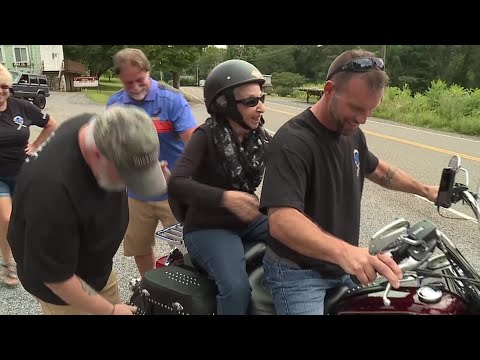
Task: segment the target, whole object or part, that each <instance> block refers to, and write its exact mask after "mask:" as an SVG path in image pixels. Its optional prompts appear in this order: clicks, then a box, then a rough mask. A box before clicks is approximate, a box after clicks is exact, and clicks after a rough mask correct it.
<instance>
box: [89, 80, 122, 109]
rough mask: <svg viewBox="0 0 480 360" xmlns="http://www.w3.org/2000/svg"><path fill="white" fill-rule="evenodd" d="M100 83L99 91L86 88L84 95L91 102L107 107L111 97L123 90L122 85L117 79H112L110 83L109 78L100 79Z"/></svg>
mask: <svg viewBox="0 0 480 360" xmlns="http://www.w3.org/2000/svg"><path fill="white" fill-rule="evenodd" d="M98 83H99V85H100V88H99V89H95V88H86V89H85V90H84V93H85V95H86V96H87V97H88V98H89V99H90V100H92V101H94V102H96V103H99V104H104V105H105V104H106V103H107V101H108V99H109V98H110V96H112V95H113V94H114V93H116V92H117V91H118V90H121V89H122V83H121V82H120V80H119V79H116V78H112V79H111V80H110V81H108V79H107V78H100V81H99V82H98Z"/></svg>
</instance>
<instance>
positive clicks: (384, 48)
mask: <svg viewBox="0 0 480 360" xmlns="http://www.w3.org/2000/svg"><path fill="white" fill-rule="evenodd" d="M382 48H383V55H382V58H383V64H384V66H385V68H386V67H387V45H382Z"/></svg>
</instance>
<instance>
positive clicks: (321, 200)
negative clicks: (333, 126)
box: [260, 109, 378, 276]
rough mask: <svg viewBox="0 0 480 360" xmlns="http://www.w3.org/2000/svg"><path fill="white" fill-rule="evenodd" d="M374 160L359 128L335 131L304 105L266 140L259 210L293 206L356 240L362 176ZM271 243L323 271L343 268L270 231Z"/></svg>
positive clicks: (284, 253)
mask: <svg viewBox="0 0 480 360" xmlns="http://www.w3.org/2000/svg"><path fill="white" fill-rule="evenodd" d="M377 165H378V159H377V158H376V157H375V156H374V155H373V154H372V153H371V152H370V151H369V150H368V148H367V143H366V139H365V135H364V133H363V132H362V131H361V130H360V129H358V131H356V132H355V133H354V134H353V135H352V136H344V135H340V134H337V133H335V132H332V131H330V130H328V129H327V128H326V127H324V126H323V125H322V124H321V123H320V122H319V121H318V120H317V119H316V118H315V116H314V115H313V113H312V112H311V111H310V109H307V110H305V111H304V112H302V113H300V114H299V115H297V116H296V117H294V118H293V119H291V120H290V121H288V122H287V123H286V124H284V125H283V126H282V127H281V128H280V129H279V130H278V131H277V133H276V134H275V137H274V138H273V140H272V141H271V142H270V148H269V151H268V156H267V167H266V172H265V178H264V182H263V187H262V196H261V202H260V208H261V211H262V212H263V213H267V209H268V208H270V207H292V208H295V209H297V210H298V211H300V212H302V213H304V214H305V215H306V216H307V217H309V218H310V219H311V220H312V221H313V222H315V223H316V224H318V225H319V226H320V227H321V228H322V229H323V230H325V231H327V232H328V233H330V234H332V235H334V236H336V237H338V238H340V239H343V240H344V241H347V242H348V243H350V244H352V245H358V237H359V230H360V206H361V197H362V191H363V184H364V178H365V174H369V173H371V172H373V171H374V170H375V168H376V167H377ZM269 246H270V247H271V248H272V250H273V251H274V252H276V253H277V254H278V255H279V256H282V257H285V258H288V259H290V260H292V261H294V262H295V263H297V264H298V265H299V266H301V267H302V268H306V269H315V270H318V271H321V272H322V274H324V275H326V276H338V275H339V274H341V273H343V270H342V269H341V268H340V267H339V266H338V265H336V264H332V263H329V262H325V261H321V260H318V259H314V258H310V257H307V256H304V255H302V254H299V253H297V252H296V251H294V250H292V249H290V248H289V247H287V246H286V245H284V244H283V243H282V242H280V241H278V240H276V239H275V238H273V237H272V236H270V237H269Z"/></svg>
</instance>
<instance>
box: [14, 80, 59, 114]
mask: <svg viewBox="0 0 480 360" xmlns="http://www.w3.org/2000/svg"><path fill="white" fill-rule="evenodd" d="M10 73H11V74H12V78H13V83H12V90H11V91H12V94H13V96H15V97H16V98H21V99H27V100H30V101H31V102H33V103H34V104H35V105H36V106H38V107H39V108H40V109H43V108H44V107H45V105H47V97H49V96H50V90H49V89H48V84H47V77H46V76H45V75H41V74H34V73H29V72H22V71H10Z"/></svg>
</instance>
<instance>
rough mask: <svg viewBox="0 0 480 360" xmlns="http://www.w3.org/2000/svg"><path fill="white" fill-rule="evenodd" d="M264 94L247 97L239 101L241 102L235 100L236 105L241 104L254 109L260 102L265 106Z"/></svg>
mask: <svg viewBox="0 0 480 360" xmlns="http://www.w3.org/2000/svg"><path fill="white" fill-rule="evenodd" d="M265 95H266V94H265V93H263V94H262V95H260V96H258V97H249V98H246V99H241V100H235V101H236V103H237V104H243V105H245V106H248V107H255V106H257V105H258V102H259V101H261V102H262V103H264V104H265Z"/></svg>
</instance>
